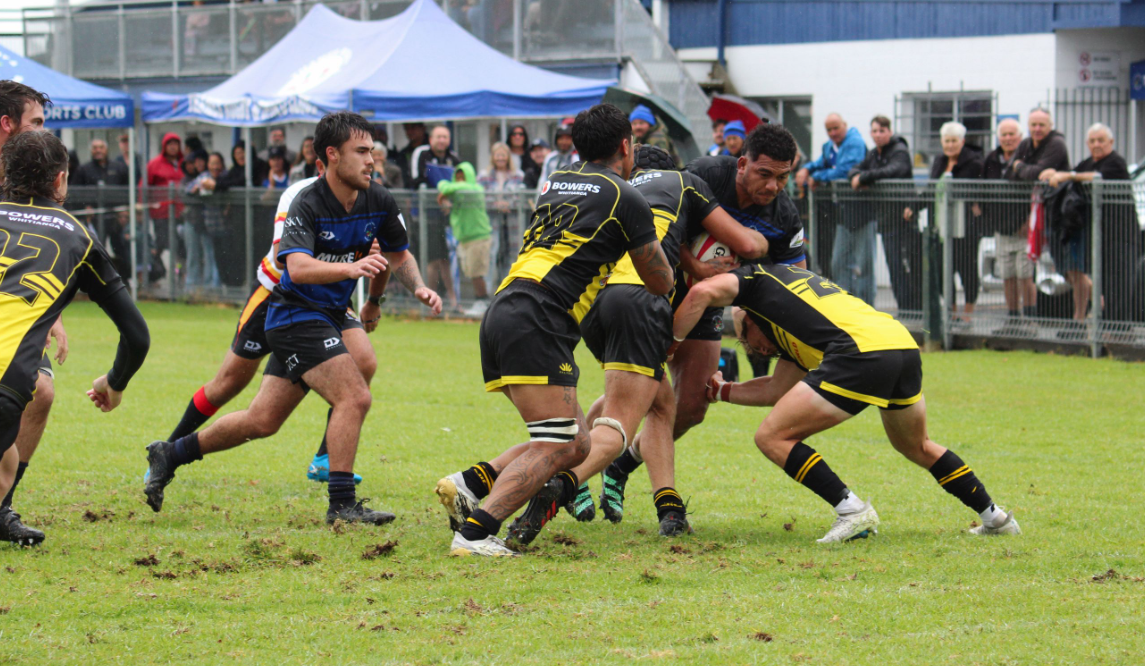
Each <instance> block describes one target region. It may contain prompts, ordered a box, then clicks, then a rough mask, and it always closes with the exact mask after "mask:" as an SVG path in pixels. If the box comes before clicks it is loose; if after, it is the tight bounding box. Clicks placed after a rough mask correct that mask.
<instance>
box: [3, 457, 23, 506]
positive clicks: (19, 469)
mask: <svg viewBox="0 0 1145 666" xmlns="http://www.w3.org/2000/svg"><path fill="white" fill-rule="evenodd" d="M27 469H28V463H26V462H22V463H20V466H19V467H17V468H16V478H15V479H13V480H12V487H11V488H9V489H8V494H7V495H5V496H4V501H3V502H0V508H6V507H10V506H12V495H13V494H15V492H16V486H18V485H20V479H22V478H24V471H25V470H27Z"/></svg>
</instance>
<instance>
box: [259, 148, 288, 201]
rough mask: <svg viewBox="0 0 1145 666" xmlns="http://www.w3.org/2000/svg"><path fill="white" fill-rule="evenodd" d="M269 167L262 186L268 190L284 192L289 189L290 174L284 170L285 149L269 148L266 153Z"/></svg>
mask: <svg viewBox="0 0 1145 666" xmlns="http://www.w3.org/2000/svg"><path fill="white" fill-rule="evenodd" d="M266 154H267V158H268V159H267V164H268V165H269V166H270V168H269V170H268V171H267V173H266V178H265V179H263V181H262V186H263V187H265V188H267V189H268V190H285V189H286V188H287V187H290V172H289V171H287V170H286V148H284V147H282V146H271V147H270V148H268V149H267V151H266Z"/></svg>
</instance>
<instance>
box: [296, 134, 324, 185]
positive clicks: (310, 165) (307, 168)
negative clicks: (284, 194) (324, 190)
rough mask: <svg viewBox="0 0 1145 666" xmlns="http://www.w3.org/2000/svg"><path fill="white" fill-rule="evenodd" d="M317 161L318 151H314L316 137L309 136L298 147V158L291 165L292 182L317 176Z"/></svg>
mask: <svg viewBox="0 0 1145 666" xmlns="http://www.w3.org/2000/svg"><path fill="white" fill-rule="evenodd" d="M317 162H318V153H316V152H314V137H312V136H308V137H306V138H305V139H303V140H302V145H301V146H300V147H299V148H298V160H297V161H295V163H294V166H292V167H290V184H291V185H293V184H295V183H297V182H298V181H300V180H306V179H307V178H313V177H314V176H317V175H318V165H317Z"/></svg>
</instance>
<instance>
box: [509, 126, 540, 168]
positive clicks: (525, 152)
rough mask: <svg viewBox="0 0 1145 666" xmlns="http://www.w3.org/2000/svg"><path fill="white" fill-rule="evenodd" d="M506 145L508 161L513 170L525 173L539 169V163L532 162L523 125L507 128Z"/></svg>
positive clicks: (527, 136)
mask: <svg viewBox="0 0 1145 666" xmlns="http://www.w3.org/2000/svg"><path fill="white" fill-rule="evenodd" d="M508 145H509V155H510V159H511V160H512V162H513V168H514V169H515V170H517V171H520V172H521V173H527V172H528V171H529V170H530V169H534V168H536V169H538V170H539V169H540V166H541V164H540V162H534V161H533V156H532V154H531V148H532V146H531V145H530V144H529V132H528V130H526V129H525V126H524V125H513V126H512V127H510V128H509V139H508Z"/></svg>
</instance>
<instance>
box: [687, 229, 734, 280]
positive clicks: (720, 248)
mask: <svg viewBox="0 0 1145 666" xmlns="http://www.w3.org/2000/svg"><path fill="white" fill-rule="evenodd" d="M691 249H692V254H693V255H694V256H695V257H696V259H699V260H700V261H711V260H712V259H715V258H717V257H732V256H735V255H733V254H732V251H731V248H729V247H728V246H727V245H724V244H723V243H721V242H719V241H718V240H716V239H715V238H714V237H713V236H712V235H711V234H709V233H707V232H704V233H702V234H700V235H699V236H696V240H694V241H692V245H691ZM696 282H698V280H696V279H695V278H693V277H692V276H691V275H689V274H687V273H685V274H684V284H686V285H688V286H689V287H691V286H692V285H693V284H695V283H696Z"/></svg>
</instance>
